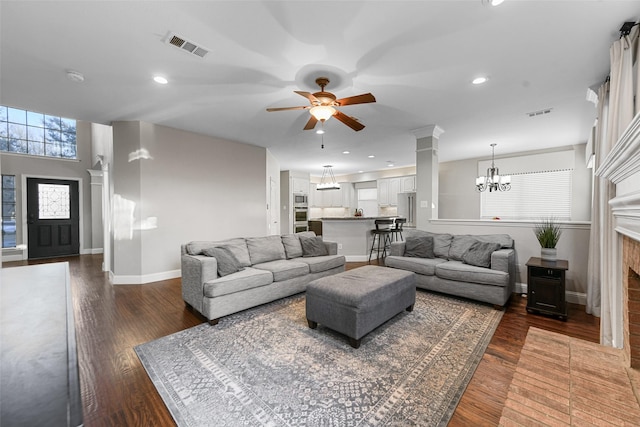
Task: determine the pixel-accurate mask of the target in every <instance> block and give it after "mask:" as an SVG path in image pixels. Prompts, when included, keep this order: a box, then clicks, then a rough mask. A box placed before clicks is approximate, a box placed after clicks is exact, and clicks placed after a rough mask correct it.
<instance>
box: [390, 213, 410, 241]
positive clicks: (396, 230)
mask: <svg viewBox="0 0 640 427" xmlns="http://www.w3.org/2000/svg"><path fill="white" fill-rule="evenodd" d="M406 222H407V218H396V220H395V221H394V222H393V224H394V226H393V228H392V229H391V232H392V233H393V236H392V237H393V241H394V242H397V241H398V234H400V240H401V241H402V240H404V237H403V236H402V226H403V225H404V224H405V223H406Z"/></svg>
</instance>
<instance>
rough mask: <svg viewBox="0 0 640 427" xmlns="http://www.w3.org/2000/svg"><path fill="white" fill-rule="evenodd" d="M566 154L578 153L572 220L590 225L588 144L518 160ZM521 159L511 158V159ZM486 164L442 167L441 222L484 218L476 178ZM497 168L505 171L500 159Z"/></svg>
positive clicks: (457, 163) (473, 162)
mask: <svg viewBox="0 0 640 427" xmlns="http://www.w3.org/2000/svg"><path fill="white" fill-rule="evenodd" d="M566 150H573V151H574V161H573V162H572V165H567V167H569V166H573V167H574V170H573V188H572V193H573V200H572V206H571V211H572V218H571V219H572V220H574V221H590V220H591V169H587V167H586V165H585V163H586V160H585V144H579V145H575V146H568V147H561V148H556V149H553V150H540V151H528V152H523V153H518V155H517V156H526V155H530V154H539V153H552V152H554V151H566ZM517 156H515V155H513V154H511V155H509V156H508V157H517ZM505 157H506V156H505ZM489 159H490V158H489ZM486 160H487V159H486V158H482V159H467V160H459V161H454V162H445V163H440V164H439V167H440V173H439V179H440V187H439V189H440V198H439V200H440V206H439V210H438V218H442V219H479V218H480V193H478V192H477V191H476V190H475V185H474V183H475V179H476V177H477V176H478V162H479V161H486ZM495 164H496V166H497V167H499V168H501V166H500V158H498V157H496V160H495ZM501 169H502V168H501ZM505 172H506V171H505Z"/></svg>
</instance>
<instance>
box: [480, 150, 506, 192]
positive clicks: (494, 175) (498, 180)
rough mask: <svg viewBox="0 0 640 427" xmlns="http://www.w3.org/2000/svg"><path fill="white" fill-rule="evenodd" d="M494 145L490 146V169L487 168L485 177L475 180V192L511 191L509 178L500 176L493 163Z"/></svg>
mask: <svg viewBox="0 0 640 427" xmlns="http://www.w3.org/2000/svg"><path fill="white" fill-rule="evenodd" d="M495 151H496V144H495V143H493V144H491V167H490V168H487V175H486V176H479V177H477V178H476V191H485V190H487V188H488V189H489V192H491V191H498V190H500V191H509V190H511V176H509V175H505V176H500V172H498V168H497V167H496V166H495V164H494V163H493V158H494V154H495Z"/></svg>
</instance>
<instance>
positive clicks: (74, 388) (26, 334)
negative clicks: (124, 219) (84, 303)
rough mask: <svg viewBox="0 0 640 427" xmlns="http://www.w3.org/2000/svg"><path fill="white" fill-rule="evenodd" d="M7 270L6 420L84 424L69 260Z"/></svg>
mask: <svg viewBox="0 0 640 427" xmlns="http://www.w3.org/2000/svg"><path fill="white" fill-rule="evenodd" d="M1 273H2V281H1V283H0V341H1V342H2V348H1V352H0V353H1V360H0V362H1V363H2V366H1V367H0V382H1V383H2V387H0V420H1V423H2V425H3V426H4V425H7V426H74V427H75V426H80V425H82V402H81V400H80V382H79V375H78V358H77V354H76V335H75V327H74V319H73V304H72V301H71V283H70V278H69V264H68V263H66V262H59V263H54V264H39V265H29V266H23V267H11V268H3V269H2V271H1Z"/></svg>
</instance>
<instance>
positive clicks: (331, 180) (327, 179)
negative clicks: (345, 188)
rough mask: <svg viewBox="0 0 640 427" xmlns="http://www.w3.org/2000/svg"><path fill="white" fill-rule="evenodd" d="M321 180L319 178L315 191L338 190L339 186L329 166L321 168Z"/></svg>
mask: <svg viewBox="0 0 640 427" xmlns="http://www.w3.org/2000/svg"><path fill="white" fill-rule="evenodd" d="M323 168H324V171H322V178H320V184H318V185H317V186H316V190H339V189H340V184H338V183H337V182H336V177H335V176H333V170H332V169H331V168H332V166H331V165H325V166H323Z"/></svg>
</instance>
